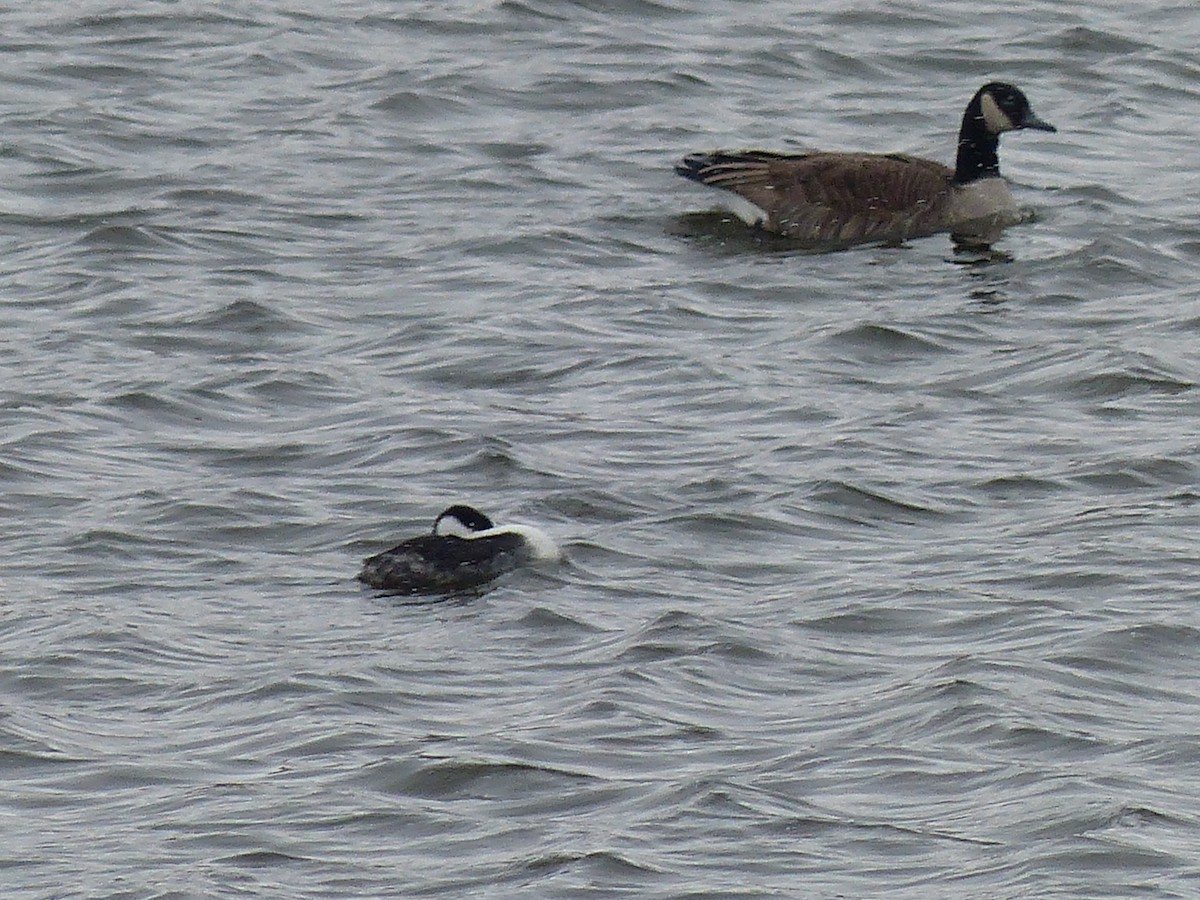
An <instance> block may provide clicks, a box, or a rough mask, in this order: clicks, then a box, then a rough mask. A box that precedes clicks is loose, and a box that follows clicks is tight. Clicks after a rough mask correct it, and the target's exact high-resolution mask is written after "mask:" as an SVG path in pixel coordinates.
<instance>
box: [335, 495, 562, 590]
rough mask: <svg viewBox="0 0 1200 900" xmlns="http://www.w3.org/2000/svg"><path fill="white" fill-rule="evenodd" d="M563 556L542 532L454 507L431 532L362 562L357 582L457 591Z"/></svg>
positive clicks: (461, 506) (436, 521)
mask: <svg viewBox="0 0 1200 900" xmlns="http://www.w3.org/2000/svg"><path fill="white" fill-rule="evenodd" d="M559 553H560V551H559V549H558V545H557V544H555V542H554V540H553V539H552V538H551V537H550V536H549V535H548V534H546V533H545V532H544V531H542V530H541V529H539V528H535V527H533V526H532V525H499V526H498V525H496V524H494V523H493V522H492V520H491V519H489V518H488V517H487V516H486V515H484V514H483V513H481V512H480V511H479V510H477V509H475V508H474V507H472V506H466V505H464V504H455V505H453V506H450V507H448V508H447V509H446V510H444V511H443V512H442V513H441V514H440V515H438V517H437V518H436V519H434V522H433V529H432V530H431V531H430V533H429V534H422V535H419V536H417V537H413V538H409V539H408V540H406V541H403V542H401V543H399V544H397V545H396V546H395V547H393V548H392V549H390V550H385V551H384V552H383V553H378V554H376V555H375V556H371V557H368V558H367V559H365V560H363V567H362V571H361V572H359V573H358V580H359V581H361V582H363V583H364V584H367V585H369V586H371V587H373V588H377V589H379V590H385V591H389V592H393V593H402V594H434V593H453V592H455V591H460V590H465V589H468V588H473V587H478V586H480V585H483V584H486V583H488V582H489V581H492V580H494V579H496V578H499V577H500V576H501V575H504V574H505V573H507V572H511V571H512V570H514V569H516V568H519V567H520V566H524V565H529V564H532V563H539V562H545V561H549V560H553V559H556V558H557V557H558V556H559Z"/></svg>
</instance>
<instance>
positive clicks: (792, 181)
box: [675, 81, 1057, 246]
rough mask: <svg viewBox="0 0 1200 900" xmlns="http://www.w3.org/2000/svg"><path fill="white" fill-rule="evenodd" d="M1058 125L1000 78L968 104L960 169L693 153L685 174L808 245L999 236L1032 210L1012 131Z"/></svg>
mask: <svg viewBox="0 0 1200 900" xmlns="http://www.w3.org/2000/svg"><path fill="white" fill-rule="evenodd" d="M1021 128H1033V129H1036V130H1038V131H1057V129H1056V128H1055V127H1054V126H1053V125H1051V124H1049V123H1048V122H1043V121H1042V120H1041V119H1039V118H1038V117H1037V116H1036V115H1034V113H1033V110H1032V109H1031V108H1030V106H1029V101H1028V100H1027V99H1025V95H1024V94H1023V93H1021V92H1020V91H1019V90H1018V89H1017V88H1015V87H1013V86H1012V85H1011V84H1005V83H1003V82H1000V81H993V82H991V83H989V84H985V85H984V86H983V87H981V88H980V89H979V90H978V91H977V92H976V94H975V96H974V97H972V98H971V102H970V103H968V104H967V109H966V112H964V113H963V118H962V128H961V129H960V130H959V133H958V160H957V162H956V164H955V167H954V168H953V169H951V168H949V167H948V166H944V165H942V164H941V163H938V162H934V161H933V160H929V159H921V158H920V157H916V156H907V155H905V154H902V153H888V154H882V153H775V152H772V151H769V150H745V151H741V152H734V153H726V152H722V151H717V152H715V153H693V154H691V155H689V156H686V157H684V158H683V160H682V161H681V162H679V163H678V164H677V165H676V166H675V171H676V172H677V173H678V174H680V175H682V176H683V177H684V178H689V179H691V180H692V181H698V182H700V183H701V184H707V185H711V186H712V187H717V188H724V189H725V190H727V191H730V192H731V193H732V194H734V195H735V199H733V200H732V201H731V202H730V204H729V205H730V208H731V209H732V211H733V212H734V213H735V214H737V216H738V217H739V218H741V219H743V220H744V221H746V223H747V224H750V225H757V226H760V227H762V228H763V229H765V230H767V231H771V232H775V233H777V234H781V235H784V236H785V237H788V238H793V239H796V240H797V241H800V242H803V243H809V244H814V245H830V246H848V245H851V244H858V243H862V242H865V241H884V242H895V241H903V240H906V239H908V238H914V237H924V236H926V235H930V234H937V233H938V232H943V231H949V232H952V234H953V235H954V236H955V237H959V238H964V239H968V240H969V239H976V240H994V239H995V237H996V236H997V235H998V234H999V231H1000V230H1001V229H1002V228H1004V227H1005V226H1006V225H1012V224H1015V223H1016V222H1019V221H1021V219H1022V215H1021V211H1020V209H1019V208H1018V207H1017V204H1016V201H1015V200H1014V199H1013V196H1012V193H1011V192H1010V191H1009V189H1008V185H1007V184H1006V183H1005V181H1004V179H1003V178H1001V177H1000V162H999V159H998V157H997V156H996V150H997V148H998V147H999V144H1000V140H999V138H1000V135H1001V134H1003V133H1004V132H1005V131H1015V130H1017V129H1021Z"/></svg>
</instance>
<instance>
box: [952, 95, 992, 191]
mask: <svg viewBox="0 0 1200 900" xmlns="http://www.w3.org/2000/svg"><path fill="white" fill-rule="evenodd" d="M999 147H1000V138H999V137H997V136H996V135H994V134H992V133H991V132H990V131H988V129H987V125H986V124H984V121H983V110H982V109H981V108H980V104H979V97H978V96H976V97H975V99H974V100H972V101H971V103H970V105H969V106H968V107H967V111H966V112H965V113H963V120H962V128H961V129H959V132H958V159H957V160H956V162H955V165H954V181H955V183H956V184H967V183H968V182H971V181H975V180H976V179H979V178H988V177H991V176H994V175H999V174H1000V157H999V156H997V155H996V151H997V150H998V149H999Z"/></svg>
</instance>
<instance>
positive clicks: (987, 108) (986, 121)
mask: <svg viewBox="0 0 1200 900" xmlns="http://www.w3.org/2000/svg"><path fill="white" fill-rule="evenodd" d="M976 105H978V108H977V109H976V110H975V114H976V115H977V116H979V117H980V119H982V121H983V125H984V128H986V129H987V130H988V133H990V134H993V135H997V134H1002V133H1004V132H1005V131H1016V130H1017V129H1020V128H1032V129H1034V130H1036V131H1058V129H1057V128H1055V127H1054V126H1053V125H1051V124H1050V123H1049V122H1045V121H1043V120H1042V119H1039V118H1038V117H1037V116H1036V115H1035V114H1034V112H1033V107H1031V106H1030V105H1029V100H1028V99H1027V98H1026V97H1025V95H1024V94H1023V93H1021V91H1020V89H1018V88H1015V87H1013V86H1012V85H1011V84H1006V83H1004V82H1003V81H993V82H991V83H989V84H985V85H984V86H983V87H981V88H980V89H979V92H978V93H977V94H976V95H975V102H972V103H971V104H970V106H971V107H975V106H976Z"/></svg>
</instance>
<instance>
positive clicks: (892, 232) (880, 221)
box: [677, 150, 954, 243]
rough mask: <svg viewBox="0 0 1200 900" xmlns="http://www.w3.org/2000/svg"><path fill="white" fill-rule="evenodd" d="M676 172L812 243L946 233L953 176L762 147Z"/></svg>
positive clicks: (906, 162)
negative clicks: (741, 199)
mask: <svg viewBox="0 0 1200 900" xmlns="http://www.w3.org/2000/svg"><path fill="white" fill-rule="evenodd" d="M701 160H703V164H701ZM685 169H686V171H684V170H685ZM677 170H678V171H679V172H680V174H683V175H684V176H685V177H688V178H691V179H692V180H694V181H700V182H701V183H703V184H708V185H711V186H713V187H719V188H724V189H726V190H729V191H732V192H734V193H735V194H738V195H739V196H741V197H744V198H746V199H747V200H749V201H750V202H751V203H753V204H754V205H755V206H757V207H758V208H759V209H761V210H763V211H764V212H765V213H766V214H767V220H766V221H765V222H764V223H763V225H764V227H766V228H767V229H769V230H771V231H777V232H779V233H781V234H785V235H787V236H789V237H794V238H798V239H801V240H805V241H811V242H814V243H823V242H830V243H843V242H844V243H853V242H857V241H869V240H903V239H905V238H908V237H915V236H918V235H923V234H933V233H935V232H938V231H944V230H945V229H946V227H947V225H946V223H945V221H944V219H945V212H946V206H947V203H948V200H949V198H950V191H951V179H952V178H953V175H954V172H953V170H952V169H950V168H948V167H947V166H943V165H941V164H940V163H936V162H933V161H932V160H927V159H921V158H919V157H915V156H905V155H902V154H893V155H882V154H871V153H804V154H786V153H772V152H770V151H764V150H751V151H745V152H741V153H716V154H710V155H707V156H703V157H700V156H691V157H688V158H687V159H685V160H684V161H683V163H681V164H680V166H678V167H677Z"/></svg>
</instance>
